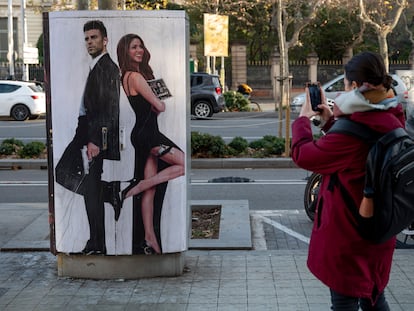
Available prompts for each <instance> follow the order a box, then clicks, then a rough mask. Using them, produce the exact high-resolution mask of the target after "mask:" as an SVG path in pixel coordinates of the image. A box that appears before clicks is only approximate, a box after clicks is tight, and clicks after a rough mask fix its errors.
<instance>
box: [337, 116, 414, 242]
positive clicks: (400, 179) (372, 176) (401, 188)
mask: <svg viewBox="0 0 414 311" xmlns="http://www.w3.org/2000/svg"><path fill="white" fill-rule="evenodd" d="M329 133H343V134H347V135H353V136H355V137H358V138H360V139H362V140H364V141H366V142H367V143H368V144H370V145H371V148H370V151H369V153H368V157H367V162H366V177H365V188H364V196H365V197H371V198H373V200H374V215H373V217H370V218H363V217H362V216H360V215H359V212H358V209H359V206H356V204H355V202H354V200H353V199H352V197H351V196H350V195H349V193H347V191H346V189H345V188H344V187H343V186H342V185H340V183H339V182H338V184H339V186H340V189H341V192H342V195H343V196H344V198H345V202H346V204H347V206H348V207H349V208H350V209H351V211H352V213H353V215H354V217H355V219H356V226H357V230H358V232H359V234H360V235H361V236H362V237H363V238H365V239H367V240H370V241H372V242H374V243H382V242H385V241H387V240H388V239H390V238H391V237H393V236H395V235H397V234H398V233H400V232H401V231H402V230H404V229H405V228H407V227H408V226H409V225H410V224H411V223H412V222H413V221H414V141H413V140H412V139H411V138H410V137H409V135H408V134H407V132H406V131H405V129H403V128H397V129H394V130H392V131H390V132H388V133H387V134H385V135H382V134H379V133H377V132H375V131H373V130H372V129H370V128H368V127H367V126H365V125H363V124H361V123H357V122H354V121H352V120H349V119H347V118H340V119H338V120H337V121H336V122H335V123H334V125H333V126H332V127H331V129H330V130H329ZM331 179H332V180H336V181H339V180H338V179H337V176H336V178H335V176H334V177H333V178H332V176H331Z"/></svg>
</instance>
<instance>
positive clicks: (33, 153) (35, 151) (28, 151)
mask: <svg viewBox="0 0 414 311" xmlns="http://www.w3.org/2000/svg"><path fill="white" fill-rule="evenodd" d="M45 148H46V146H45V144H44V143H42V142H40V141H33V142H30V143H28V144H26V145H24V146H23V148H22V149H20V150H19V151H18V154H19V156H20V157H21V158H35V157H38V156H39V155H40V154H41V153H42V152H43V151H44V150H45Z"/></svg>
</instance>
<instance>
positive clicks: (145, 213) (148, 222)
mask: <svg viewBox="0 0 414 311" xmlns="http://www.w3.org/2000/svg"><path fill="white" fill-rule="evenodd" d="M156 173H157V159H154V157H153V156H149V158H148V160H147V162H146V163H145V169H144V176H145V179H147V178H151V177H152V176H154V175H155V174H156ZM155 190H156V188H155V187H152V188H149V189H147V190H145V192H144V193H143V195H142V202H141V213H142V221H143V224H144V233H145V241H146V242H147V244H148V246H151V247H152V248H153V249H154V251H155V252H156V253H157V254H160V253H161V248H160V246H159V244H158V240H157V237H156V235H155V231H154V196H155Z"/></svg>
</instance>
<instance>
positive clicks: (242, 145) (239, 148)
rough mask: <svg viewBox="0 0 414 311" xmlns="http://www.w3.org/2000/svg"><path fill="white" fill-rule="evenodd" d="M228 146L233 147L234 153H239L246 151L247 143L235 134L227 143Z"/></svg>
mask: <svg viewBox="0 0 414 311" xmlns="http://www.w3.org/2000/svg"><path fill="white" fill-rule="evenodd" d="M228 146H229V147H230V148H232V149H234V151H235V152H236V154H240V153H242V152H245V151H246V149H247V147H249V143H248V141H247V140H246V139H244V138H243V137H240V136H237V137H234V138H233V140H232V141H231V142H230V143H229V145H228Z"/></svg>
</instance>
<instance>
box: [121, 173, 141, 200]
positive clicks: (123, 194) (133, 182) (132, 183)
mask: <svg viewBox="0 0 414 311" xmlns="http://www.w3.org/2000/svg"><path fill="white" fill-rule="evenodd" d="M140 181H141V179H136V178H133V179H131V180H128V182H129V185H128V186H127V187H126V188H125V189H124V190H122V192H121V205H122V204H123V203H124V200H125V199H126V195H127V193H128V192H129V190H131V189H132V188H134V187H135V186H136V185H138V184H139V182H140ZM134 196H135V197H137V198H138V199H139V198H141V196H142V191H141V192H140V193H138V194H136V195H134Z"/></svg>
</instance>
